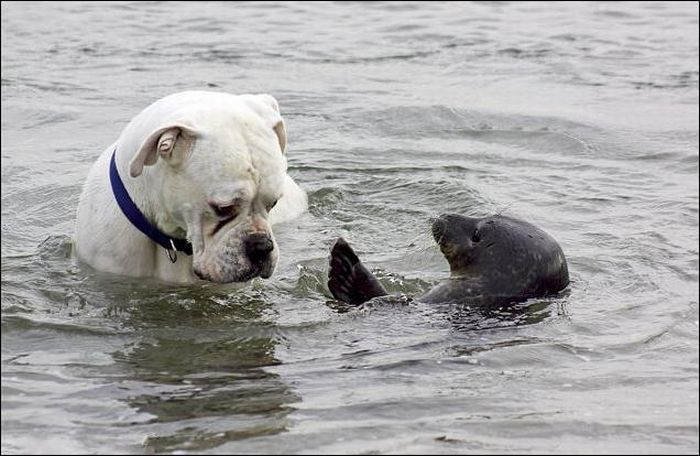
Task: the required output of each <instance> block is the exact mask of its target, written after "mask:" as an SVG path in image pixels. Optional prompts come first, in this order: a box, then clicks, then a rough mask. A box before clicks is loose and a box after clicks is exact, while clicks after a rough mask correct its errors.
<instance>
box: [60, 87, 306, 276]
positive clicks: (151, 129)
mask: <svg viewBox="0 0 700 456" xmlns="http://www.w3.org/2000/svg"><path fill="white" fill-rule="evenodd" d="M286 147H287V132H286V129H285V124H284V121H283V119H282V117H281V115H280V111H279V106H278V104H277V101H276V100H275V99H274V98H273V97H272V96H270V95H267V94H259V95H249V94H246V95H231V94H227V93H218V92H206V91H188V92H182V93H176V94H173V95H170V96H167V97H165V98H162V99H160V100H158V101H156V102H155V103H153V104H152V105H150V106H149V107H147V108H146V109H144V110H143V111H142V112H141V113H140V114H138V115H137V116H136V117H134V118H133V119H132V120H131V122H129V124H128V125H127V126H126V128H124V130H123V131H122V133H121V135H120V136H119V138H118V139H117V141H116V142H115V143H114V144H112V145H111V146H109V147H108V148H107V149H106V150H105V151H104V152H103V153H102V155H100V157H99V159H98V160H97V162H96V163H95V164H94V165H93V167H92V169H91V170H90V173H89V174H88V177H87V180H86V182H85V185H84V187H83V192H82V194H81V196H80V202H79V204H78V212H77V219H76V227H75V242H74V252H75V254H76V256H77V257H78V258H79V259H80V260H81V261H83V262H85V263H88V264H89V265H91V266H92V267H94V268H95V269H98V270H101V271H106V272H112V273H118V274H123V275H129V276H134V277H155V278H158V279H161V280H164V281H169V282H178V283H187V282H193V281H196V280H197V278H199V279H203V280H208V281H212V282H219V283H228V282H245V281H248V280H250V279H252V278H254V277H262V278H268V277H270V275H271V274H272V272H273V270H274V268H275V265H276V263H277V259H278V250H277V243H276V241H275V238H274V236H273V234H272V231H271V229H270V224H272V223H275V222H282V221H285V220H290V219H292V218H294V217H296V216H298V215H299V214H301V213H302V212H304V211H305V210H306V208H307V199H306V193H305V192H304V191H303V190H302V189H301V188H299V186H298V185H297V184H296V183H295V182H294V181H293V180H292V178H291V177H290V176H289V175H288V174H287V159H286V156H285V150H286Z"/></svg>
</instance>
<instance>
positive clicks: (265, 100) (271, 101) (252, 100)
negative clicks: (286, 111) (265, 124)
mask: <svg viewBox="0 0 700 456" xmlns="http://www.w3.org/2000/svg"><path fill="white" fill-rule="evenodd" d="M243 96H244V97H246V101H247V102H248V105H249V106H250V107H251V108H253V110H254V111H255V112H257V113H258V114H259V115H260V116H261V117H262V118H263V119H266V120H268V119H269V124H270V126H271V127H272V130H273V131H274V132H275V134H276V135H277V141H278V142H279V145H280V150H281V151H282V153H283V154H284V153H285V152H286V151H287V128H286V126H285V124H284V119H282V116H281V115H280V106H279V104H278V103H277V100H276V99H275V97H273V96H272V95H269V94H267V93H259V94H257V95H243Z"/></svg>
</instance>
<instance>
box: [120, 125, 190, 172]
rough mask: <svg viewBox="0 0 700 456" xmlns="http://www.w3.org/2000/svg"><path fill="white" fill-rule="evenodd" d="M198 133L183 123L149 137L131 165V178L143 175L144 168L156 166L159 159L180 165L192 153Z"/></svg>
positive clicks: (165, 128)
mask: <svg viewBox="0 0 700 456" xmlns="http://www.w3.org/2000/svg"><path fill="white" fill-rule="evenodd" d="M196 137H197V133H196V132H195V131H194V130H193V129H192V128H191V127H187V126H185V125H183V124H181V123H176V124H172V125H169V126H167V127H161V128H158V129H157V130H155V131H154V132H153V133H151V134H150V135H148V137H147V138H146V140H145V141H144V142H143V144H141V147H140V148H139V150H138V152H137V153H136V155H134V158H132V159H131V163H129V174H130V175H131V177H138V176H140V175H141V172H142V171H143V167H144V166H151V165H155V164H156V162H157V161H158V157H162V158H163V159H165V160H167V161H168V162H169V163H170V164H173V165H175V164H178V163H180V162H181V161H182V159H183V158H184V157H185V156H186V155H187V153H188V152H189V151H190V149H191V147H192V144H193V143H194V139H195V138H196Z"/></svg>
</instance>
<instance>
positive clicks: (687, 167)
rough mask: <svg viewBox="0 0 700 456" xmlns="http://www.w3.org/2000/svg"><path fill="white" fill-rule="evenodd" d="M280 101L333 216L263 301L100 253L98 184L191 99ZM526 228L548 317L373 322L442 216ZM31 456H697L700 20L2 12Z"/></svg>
mask: <svg viewBox="0 0 700 456" xmlns="http://www.w3.org/2000/svg"><path fill="white" fill-rule="evenodd" d="M202 88H204V89H206V88H210V89H212V90H223V91H228V92H233V93H243V92H269V93H271V94H273V95H275V96H276V97H277V98H278V100H279V102H280V105H281V108H282V111H283V114H284V116H285V118H286V121H287V126H288V131H289V140H290V147H289V151H288V153H289V161H290V174H292V176H293V177H294V178H295V179H296V180H297V182H299V183H300V185H301V186H302V187H303V188H305V189H306V190H307V192H308V194H309V198H310V208H309V212H308V213H306V214H305V215H303V216H302V217H301V218H299V219H297V220H295V221H294V222H292V223H288V224H286V225H281V226H278V227H277V228H276V235H277V239H278V241H279V243H280V248H281V255H282V257H281V261H280V264H279V265H278V269H277V271H276V272H275V274H274V276H273V278H272V279H270V280H267V281H254V282H252V283H250V284H248V285H246V286H244V287H242V288H240V289H235V288H231V287H225V286H215V285H203V286H194V287H175V286H169V285H164V284H161V283H157V282H155V281H151V280H132V279H126V278H123V277H116V276H109V275H105V274H100V273H97V272H95V271H92V270H90V269H89V268H87V267H84V266H82V267H81V266H80V265H79V264H76V262H75V261H74V260H72V259H71V256H70V251H71V240H70V236H71V233H72V226H73V222H74V218H75V215H74V213H75V208H76V205H77V200H78V197H79V193H80V188H81V187H80V186H81V183H82V181H83V179H84V178H85V176H86V174H87V172H88V169H89V167H90V165H91V164H92V163H93V161H94V160H95V158H96V157H97V156H98V155H99V153H100V152H101V151H102V150H103V149H104V147H106V145H108V144H110V143H111V142H112V141H113V140H114V139H115V138H116V136H117V135H118V133H119V131H120V130H121V129H122V128H123V127H124V125H125V124H126V122H128V121H129V119H130V118H131V117H132V116H134V115H135V114H136V113H138V112H139V111H140V110H141V109H143V108H144V107H145V106H147V105H148V104H150V103H151V102H152V101H154V100H155V99H157V98H160V97H162V96H164V95H167V94H170V93H173V92H177V91H180V90H186V89H202ZM446 211H456V212H460V213H465V214H470V215H486V214H490V213H494V212H498V211H502V212H504V213H507V214H509V215H512V216H516V217H520V218H524V219H526V220H529V221H531V222H533V223H535V224H536V225H538V226H540V227H542V228H543V229H545V230H546V231H548V232H549V233H550V234H552V235H553V236H554V237H555V238H556V239H557V240H558V241H559V242H560V243H561V245H562V247H563V249H564V251H565V253H566V255H567V258H568V260H569V270H570V271H571V276H572V284H571V286H570V288H569V289H568V290H567V292H565V293H563V294H562V295H561V296H558V297H554V298H551V299H540V300H533V301H531V302H529V303H527V305H526V306H525V308H524V309H522V312H521V313H520V314H519V315H501V316H497V315H491V316H487V315H477V314H473V313H468V312H461V313H460V312H458V311H456V310H454V309H451V310H450V309H437V308H430V307H428V306H425V305H421V304H418V303H415V302H409V303H408V304H405V303H403V304H402V303H401V302H394V303H389V304H386V305H383V306H370V307H367V308H363V309H347V308H345V307H343V306H340V305H338V304H337V303H333V302H332V300H331V299H330V295H329V293H328V291H327V289H326V288H325V285H324V283H325V277H326V271H327V256H328V248H329V246H330V245H331V243H332V241H333V240H334V239H335V237H337V236H339V235H342V236H344V237H345V238H346V239H347V240H348V241H349V242H350V243H351V244H352V245H353V246H354V247H355V248H356V249H357V250H358V252H359V254H360V255H361V257H362V258H363V259H364V260H365V262H366V263H367V264H368V265H369V266H370V267H372V268H376V269H377V270H378V275H379V276H380V277H381V279H382V280H383V282H384V283H385V284H386V285H387V287H388V288H390V289H391V290H393V291H398V292H403V293H405V294H409V295H410V294H413V293H417V292H420V291H422V290H426V289H427V288H429V287H430V286H431V284H433V283H435V282H437V281H438V280H439V279H440V278H443V277H445V276H446V275H447V271H448V269H447V263H446V262H445V261H444V259H443V258H442V256H441V255H440V253H439V251H438V249H437V248H436V247H435V246H434V245H433V243H432V241H431V239H430V235H429V224H428V219H429V217H431V216H434V215H437V214H439V213H441V212H446ZM2 452H3V453H8V454H9V453H38V452H52V453H56V452H62V453H111V452H122V453H143V452H145V453H183V452H184V453H187V452H196V453H225V452H235V453H254V452H255V453H316V452H318V453H423V452H427V453H469V452H478V453H481V452H507V453H511V452H513V453H522V452H528V453H533V452H547V453H557V452H605V453H609V452H625V453H649V452H651V453H697V452H698V5H697V3H695V2H690V3H682V4H677V3H642V4H636V3H624V4H622V3H621V4H616V3H600V4H599V3H592V4H589V3H575V4H550V3H516V4H509V3H467V4H462V3H436V2H430V3H374V4H365V3H324V4H317V3H313V4H311V3H284V4H274V3H245V4H242V3H238V2H236V3H202V2H192V3H185V4H170V3H157V2H149V3H101V2H100V3H75V2H65V3H40V4H37V3H30V4H22V3H16V2H11V3H10V2H7V3H3V5H2Z"/></svg>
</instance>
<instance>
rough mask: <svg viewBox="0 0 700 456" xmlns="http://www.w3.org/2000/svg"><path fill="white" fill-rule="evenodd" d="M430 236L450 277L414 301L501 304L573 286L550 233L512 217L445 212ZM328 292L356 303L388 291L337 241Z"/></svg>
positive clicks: (350, 251) (353, 253)
mask: <svg viewBox="0 0 700 456" xmlns="http://www.w3.org/2000/svg"><path fill="white" fill-rule="evenodd" d="M432 234H433V238H434V239H435V242H436V243H437V244H438V246H439V247H440V251H441V252H442V254H443V255H444V256H445V259H446V260H447V262H448V263H449V265H450V277H449V278H447V279H445V280H443V281H442V282H440V283H439V284H438V285H436V286H435V287H434V288H432V289H431V290H429V291H428V292H427V293H425V294H424V295H422V296H419V297H417V298H416V299H417V300H418V301H421V302H426V303H459V304H468V305H473V306H481V307H492V306H502V305H506V304H509V303H516V302H520V301H524V300H526V299H529V298H534V297H540V296H547V295H550V294H554V293H557V292H559V291H561V290H563V289H564V288H566V286H567V285H568V284H569V270H568V266H567V263H566V258H565V256H564V252H563V251H562V250H561V247H560V246H559V244H558V243H557V242H556V241H555V240H554V238H552V237H551V236H550V235H549V234H547V233H545V232H544V231H542V230H541V229H539V228H537V227H536V226H534V225H532V224H530V223H528V222H525V221H522V220H517V219H514V218H511V217H506V216H501V215H494V216H489V217H484V218H475V217H466V216H462V215H457V214H445V215H441V216H440V217H438V218H437V219H436V220H435V221H434V222H433V225H432ZM329 264H330V269H329V271H328V289H329V290H330V291H331V293H332V294H333V297H335V299H337V300H339V301H343V302H346V303H348V304H353V305H358V304H362V303H363V302H366V301H369V300H370V299H372V298H376V297H379V296H386V295H388V294H389V293H388V292H387V291H386V289H384V287H383V286H382V284H381V283H380V282H379V281H378V280H377V278H376V277H374V275H372V273H371V272H370V271H369V270H368V269H367V268H366V267H365V266H364V265H363V264H362V262H361V261H360V259H359V258H358V257H357V255H356V254H355V252H354V251H353V250H352V248H351V247H350V245H349V244H348V243H347V242H346V241H345V240H344V239H343V238H338V240H336V242H335V244H334V245H333V247H332V248H331V256H330V260H329Z"/></svg>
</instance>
